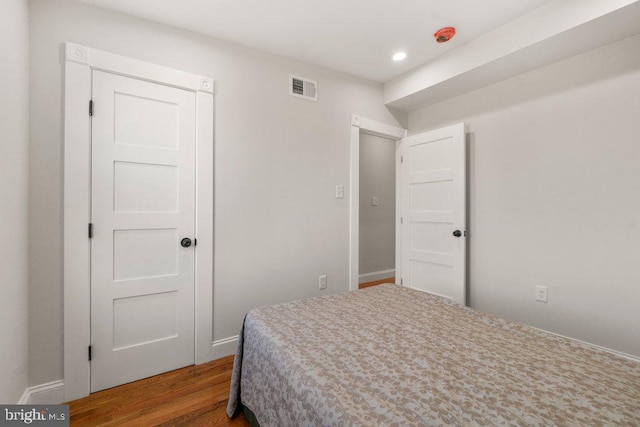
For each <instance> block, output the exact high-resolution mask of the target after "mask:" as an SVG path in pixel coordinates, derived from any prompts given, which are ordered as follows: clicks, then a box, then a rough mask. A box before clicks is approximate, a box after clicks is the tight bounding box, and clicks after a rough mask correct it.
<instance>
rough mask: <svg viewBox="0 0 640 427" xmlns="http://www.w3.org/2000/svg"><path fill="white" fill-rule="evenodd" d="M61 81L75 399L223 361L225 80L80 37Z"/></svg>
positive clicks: (67, 357)
mask: <svg viewBox="0 0 640 427" xmlns="http://www.w3.org/2000/svg"><path fill="white" fill-rule="evenodd" d="M64 78H65V86H64V88H65V105H64V110H65V115H64V117H65V122H64V127H65V137H64V147H65V149H64V392H65V396H64V400H65V401H70V400H75V399H78V398H81V397H84V396H87V395H89V393H90V392H92V391H97V390H100V389H103V388H108V387H111V386H114V385H117V384H120V383H125V382H128V381H133V380H135V379H137V378H142V377H146V376H149V375H154V374H157V373H160V372H164V371H166V370H170V369H175V368H176V367H180V366H184V365H187V364H194V363H196V364H200V363H205V362H208V361H210V360H213V357H214V354H213V349H212V342H213V135H214V129H213V114H214V82H213V80H212V79H210V78H207V77H202V76H197V75H194V74H190V73H186V72H182V71H179V70H174V69H170V68H166V67H162V66H158V65H155V64H150V63H147V62H142V61H139V60H136V59H131V58H126V57H123V56H119V55H115V54H112V53H109V52H104V51H100V50H96V49H92V48H89V47H86V46H81V45H77V44H74V43H66V44H65V64H64ZM196 238H197V241H196ZM196 243H197V247H196Z"/></svg>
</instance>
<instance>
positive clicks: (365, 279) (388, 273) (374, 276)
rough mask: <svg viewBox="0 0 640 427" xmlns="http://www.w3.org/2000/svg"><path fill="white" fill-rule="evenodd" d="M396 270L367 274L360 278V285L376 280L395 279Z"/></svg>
mask: <svg viewBox="0 0 640 427" xmlns="http://www.w3.org/2000/svg"><path fill="white" fill-rule="evenodd" d="M395 275H396V270H395V268H392V269H390V270H380V271H374V272H372V273H365V274H361V275H359V276H358V284H361V283H366V282H373V281H374V280H382V279H387V278H389V277H395Z"/></svg>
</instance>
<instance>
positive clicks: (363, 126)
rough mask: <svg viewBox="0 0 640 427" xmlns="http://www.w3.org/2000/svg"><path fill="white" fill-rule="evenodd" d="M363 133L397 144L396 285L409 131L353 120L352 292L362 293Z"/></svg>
mask: <svg viewBox="0 0 640 427" xmlns="http://www.w3.org/2000/svg"><path fill="white" fill-rule="evenodd" d="M360 132H362V133H366V134H369V135H374V136H381V137H383V138H388V139H391V140H394V141H396V281H398V280H399V279H398V277H400V249H401V247H402V245H401V244H400V243H401V240H400V237H401V230H400V222H399V221H398V218H400V207H401V206H400V197H399V195H400V192H399V185H400V168H399V167H397V165H398V163H399V162H400V150H399V149H398V148H399V147H400V141H401V140H402V138H404V137H405V136H407V130H406V129H403V128H399V127H397V126H392V125H388V124H386V123H381V122H377V121H375V120H371V119H366V118H364V117H360V116H357V115H355V114H354V115H352V116H351V168H350V171H351V177H350V180H349V202H350V210H349V225H350V226H349V290H350V291H353V290H356V289H358V285H359V280H358V278H359V275H360V271H359V270H360V266H359V262H360Z"/></svg>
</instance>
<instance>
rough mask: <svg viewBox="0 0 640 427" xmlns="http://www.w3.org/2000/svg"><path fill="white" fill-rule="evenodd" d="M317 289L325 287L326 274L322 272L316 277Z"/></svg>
mask: <svg viewBox="0 0 640 427" xmlns="http://www.w3.org/2000/svg"><path fill="white" fill-rule="evenodd" d="M318 289H320V290H323V289H327V275H326V274H323V275H322V276H320V277H319V278H318Z"/></svg>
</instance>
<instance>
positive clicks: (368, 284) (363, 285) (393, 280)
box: [358, 277, 396, 289]
mask: <svg viewBox="0 0 640 427" xmlns="http://www.w3.org/2000/svg"><path fill="white" fill-rule="evenodd" d="M383 283H396V278H395V277H389V278H387V279H382V280H374V281H373V282H365V283H360V285H358V289H364V288H368V287H371V286H376V285H382V284H383Z"/></svg>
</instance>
